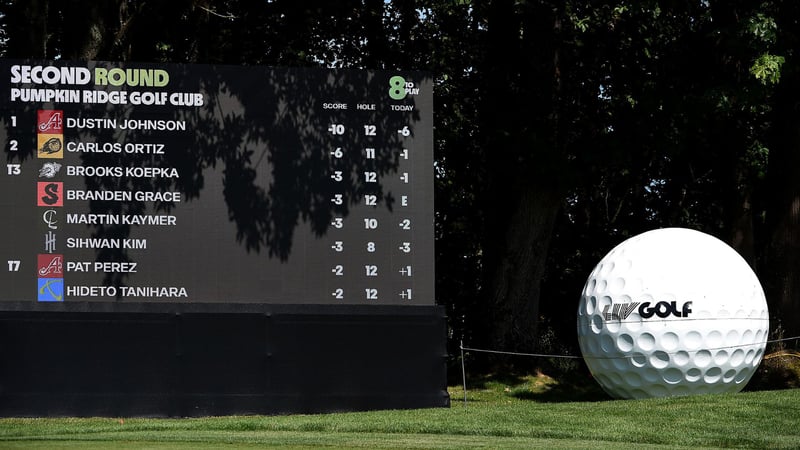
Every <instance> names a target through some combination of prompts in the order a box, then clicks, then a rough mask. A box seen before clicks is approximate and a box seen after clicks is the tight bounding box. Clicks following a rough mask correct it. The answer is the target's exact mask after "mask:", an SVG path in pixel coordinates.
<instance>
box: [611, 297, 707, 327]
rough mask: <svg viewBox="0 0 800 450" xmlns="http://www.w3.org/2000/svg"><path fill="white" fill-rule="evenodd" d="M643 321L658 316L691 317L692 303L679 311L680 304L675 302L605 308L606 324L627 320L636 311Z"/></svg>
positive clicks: (683, 306) (684, 305) (622, 304)
mask: <svg viewBox="0 0 800 450" xmlns="http://www.w3.org/2000/svg"><path fill="white" fill-rule="evenodd" d="M637 306H638V312H639V316H640V317H641V318H642V319H649V318H651V317H653V316H658V317H660V318H662V319H665V318H667V317H669V316H674V317H689V314H691V313H692V302H685V303H684V304H683V305H681V307H680V309H678V304H677V302H675V301H671V302H665V301H661V302H658V303H656V304H655V305H652V304H651V303H650V302H644V303H640V302H631V303H612V304H610V305H606V306H605V308H603V320H605V321H606V322H608V321H611V320H625V319H627V318H628V316H630V315H631V313H633V312H634V311H636V310H637Z"/></svg>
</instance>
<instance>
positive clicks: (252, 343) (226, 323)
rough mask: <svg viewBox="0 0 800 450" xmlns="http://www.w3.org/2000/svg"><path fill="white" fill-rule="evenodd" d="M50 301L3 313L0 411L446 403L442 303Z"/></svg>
mask: <svg viewBox="0 0 800 450" xmlns="http://www.w3.org/2000/svg"><path fill="white" fill-rule="evenodd" d="M52 306H55V305H48V309H49V310H42V311H30V310H28V311H25V310H19V311H14V310H5V311H0V342H1V343H2V345H0V416H4V417H22V416H105V417H132V416H147V417H196V416H210V415H231V414H285V413H322V412H334V411H360V410H375V409H409V408H427V407H447V406H449V404H450V398H449V396H448V394H447V389H446V384H447V381H446V378H447V377H446V364H447V351H446V342H445V341H446V320H445V316H444V310H443V308H441V307H436V306H385V307H384V306H377V305H372V306H325V305H235V306H234V305H227V310H226V307H225V306H221V305H188V304H187V305H175V304H172V305H168V306H167V305H149V304H140V305H130V304H129V305H121V304H117V305H105V306H103V305H97V304H93V305H91V304H88V303H72V304H68V303H65V304H62V305H58V308H59V309H61V310H60V311H54V310H53V309H54V308H53V307H52ZM97 307H100V308H106V309H108V310H109V311H103V310H102V309H98V308H97ZM112 309H113V311H111V310H112ZM231 309H233V310H231ZM87 310H88V311H87Z"/></svg>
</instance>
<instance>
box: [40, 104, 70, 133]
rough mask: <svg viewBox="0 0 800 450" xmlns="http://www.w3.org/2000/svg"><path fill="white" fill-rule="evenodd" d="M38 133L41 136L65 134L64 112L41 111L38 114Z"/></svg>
mask: <svg viewBox="0 0 800 450" xmlns="http://www.w3.org/2000/svg"><path fill="white" fill-rule="evenodd" d="M36 116H37V119H38V120H37V121H36V122H37V124H38V125H37V127H36V131H37V132H38V133H40V134H61V133H63V132H64V111H62V110H60V109H40V110H39V111H38V112H37V113H36Z"/></svg>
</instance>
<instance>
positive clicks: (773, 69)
mask: <svg viewBox="0 0 800 450" xmlns="http://www.w3.org/2000/svg"><path fill="white" fill-rule="evenodd" d="M785 61H786V59H785V58H784V57H783V56H779V55H771V54H769V53H764V54H763V55H760V56H759V57H758V58H756V60H755V61H754V62H753V65H752V66H750V73H751V74H753V76H754V77H756V79H757V80H758V81H760V82H761V83H762V84H765V85H766V84H777V83H778V82H779V81H780V80H781V66H783V63H784V62H785Z"/></svg>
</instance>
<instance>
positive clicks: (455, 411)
mask: <svg viewBox="0 0 800 450" xmlns="http://www.w3.org/2000/svg"><path fill="white" fill-rule="evenodd" d="M588 381H589V383H591V384H589V385H588V386H589V387H580V386H577V385H571V386H561V385H559V383H557V382H556V381H554V380H552V379H550V378H548V377H546V376H521V377H516V378H512V379H509V380H505V381H499V380H496V379H491V378H489V379H486V380H481V381H479V382H477V383H475V387H471V388H469V389H468V393H467V403H466V404H464V403H463V399H464V392H463V390H462V389H461V388H460V387H452V388H451V389H450V395H451V398H452V406H451V407H450V408H435V409H421V410H401V411H371V412H358V413H339V414H320V415H288V416H270V417H265V416H234V417H209V418H193V419H146V418H86V419H82V418H81V419H78V418H37V419H34V418H26V419H20V418H17V419H0V449H15V448H47V449H60V448H70V449H71V448H112V447H113V448H122V449H125V448H137V449H139V448H158V449H164V448H175V449H188V448H212V449H214V448H225V449H230V448H264V447H271V446H280V447H283V448H316V447H326V448H426V449H427V448H453V449H462V448H570V449H575V448H578V449H580V448H586V449H612V448H613V449H618V448H623V447H624V448H687V449H688V448H692V449H697V448H727V447H737V448H787V449H789V448H793V449H797V448H800V389H789V390H779V391H759V392H743V393H738V394H730V395H708V396H695V397H679V398H666V399H650V400H608V399H607V398H606V397H605V396H604V395H603V394H601V393H599V392H598V391H597V389H596V388H595V387H594V385H593V383H594V382H592V381H591V380H588ZM563 400H569V401H563Z"/></svg>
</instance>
